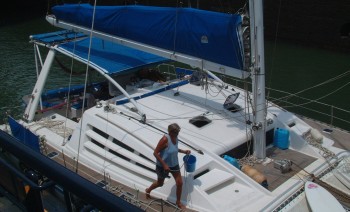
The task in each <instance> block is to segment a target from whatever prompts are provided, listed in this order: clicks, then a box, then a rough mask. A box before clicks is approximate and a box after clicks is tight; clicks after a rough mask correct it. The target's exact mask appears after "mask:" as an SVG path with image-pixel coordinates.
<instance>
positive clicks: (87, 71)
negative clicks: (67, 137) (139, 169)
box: [75, 0, 97, 172]
mask: <svg viewBox="0 0 350 212" xmlns="http://www.w3.org/2000/svg"><path fill="white" fill-rule="evenodd" d="M96 4H97V0H95V1H94V9H93V14H92V23H91V30H90V43H89V48H88V58H87V63H86V71H85V86H84V94H83V103H82V114H84V107H85V103H86V100H85V97H86V89H87V88H86V87H87V80H88V74H89V64H90V56H91V46H92V32H93V30H94V24H95V14H96ZM82 119H83V116H82V117H81V120H80V131H79V139H78V140H79V142H78V154H77V158H76V170H75V171H76V172H78V164H79V163H78V161H79V153H80V145H81V137H82V130H81V129H82V125H83V120H82Z"/></svg>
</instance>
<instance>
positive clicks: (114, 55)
mask: <svg viewBox="0 0 350 212" xmlns="http://www.w3.org/2000/svg"><path fill="white" fill-rule="evenodd" d="M45 35H46V36H45ZM31 38H32V40H34V41H36V42H41V43H45V44H50V45H54V44H56V45H57V47H56V49H57V51H59V52H61V53H63V54H66V55H68V56H70V57H73V58H75V59H78V60H80V61H81V62H83V63H86V64H87V63H89V65H90V66H92V67H94V68H98V69H100V70H102V71H103V72H104V73H106V74H109V75H111V74H115V73H120V72H123V71H127V70H130V69H134V68H138V67H143V66H146V65H151V64H156V63H161V62H164V61H167V60H168V59H165V58H163V57H160V56H156V55H153V54H150V53H146V52H143V51H140V50H136V49H132V48H129V47H126V46H122V45H119V44H117V43H112V42H109V41H105V40H102V39H99V38H92V40H91V49H90V57H89V58H88V53H89V46H90V38H89V37H85V38H83V35H82V34H81V33H78V34H77V35H75V33H72V32H69V31H59V32H54V33H47V34H40V35H33V36H31ZM76 38H78V39H76Z"/></svg>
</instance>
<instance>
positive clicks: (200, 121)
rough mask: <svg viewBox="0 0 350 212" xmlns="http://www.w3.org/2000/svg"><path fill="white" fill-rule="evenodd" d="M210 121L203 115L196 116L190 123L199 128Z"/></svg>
mask: <svg viewBox="0 0 350 212" xmlns="http://www.w3.org/2000/svg"><path fill="white" fill-rule="evenodd" d="M210 122H211V120H210V119H208V118H207V117H205V116H196V117H194V118H193V119H191V120H190V123H191V124H193V125H194V126H196V127H198V128H201V127H203V126H205V125H207V124H209V123H210Z"/></svg>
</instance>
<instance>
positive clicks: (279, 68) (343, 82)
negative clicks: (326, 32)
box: [0, 17, 350, 130]
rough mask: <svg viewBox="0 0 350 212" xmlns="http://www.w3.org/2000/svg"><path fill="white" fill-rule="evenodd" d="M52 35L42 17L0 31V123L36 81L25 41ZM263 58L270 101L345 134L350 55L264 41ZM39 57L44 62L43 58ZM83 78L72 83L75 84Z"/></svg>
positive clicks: (54, 78)
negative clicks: (36, 35) (40, 34)
mask: <svg viewBox="0 0 350 212" xmlns="http://www.w3.org/2000/svg"><path fill="white" fill-rule="evenodd" d="M55 30H60V29H55V28H53V27H52V26H50V24H48V23H47V22H46V21H45V18H44V17H42V18H35V19H32V20H27V21H23V22H21V23H17V24H11V25H6V26H1V27H0V49H1V52H0V54H1V57H0V78H1V84H0V90H1V93H0V102H1V105H0V118H1V122H3V121H4V119H5V117H6V113H7V112H8V113H10V114H11V115H12V116H14V117H15V118H16V119H17V118H20V117H21V114H22V111H23V107H22V104H23V103H22V97H23V95H26V94H30V93H31V92H32V88H33V87H34V84H35V81H36V77H37V71H36V67H35V60H34V49H33V44H32V43H29V36H30V35H31V34H38V33H45V32H49V31H55ZM265 52H266V54H265V59H266V71H265V72H266V86H267V87H268V88H272V89H273V90H267V92H266V95H267V97H268V98H269V99H271V100H274V101H275V102H276V103H278V104H279V105H281V106H284V107H286V109H288V110H290V111H293V112H296V113H298V114H301V115H305V116H309V117H311V118H314V119H319V120H321V121H323V122H326V123H329V124H332V125H336V126H339V127H341V128H344V129H347V130H350V124H349V120H350V113H349V112H348V111H350V104H349V96H350V74H347V73H348V72H349V71H350V54H347V53H341V52H336V51H327V50H322V49H316V48H308V47H305V46H300V45H296V44H293V43H284V42H279V41H278V39H277V42H275V41H266V43H265ZM42 55H43V58H42V60H44V59H45V54H42ZM56 66H57V64H56ZM338 76H340V77H339V78H336V77H338ZM66 77H67V73H66V72H63V71H61V70H60V69H59V68H57V69H55V70H54V72H53V73H51V75H50V77H49V79H48V81H49V84H51V86H50V87H55V85H60V86H62V87H63V86H68V82H67V81H66V80H65V79H64V78H66ZM84 78H85V77H81V76H80V78H79V77H76V78H73V79H72V80H73V83H78V82H83V80H84ZM327 81H329V82H328V83H325V82H327ZM281 91H283V92H281ZM291 94H296V95H297V96H298V97H295V95H291ZM287 97H288V98H287ZM290 102H292V104H291V103H290ZM315 102H320V103H321V104H320V103H315ZM309 107H311V108H313V109H311V110H310V109H308V108H309ZM321 108H322V109H321ZM320 111H321V112H320ZM335 117H336V118H335ZM344 120H345V121H344Z"/></svg>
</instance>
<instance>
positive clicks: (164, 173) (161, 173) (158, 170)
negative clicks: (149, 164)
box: [156, 165, 180, 179]
mask: <svg viewBox="0 0 350 212" xmlns="http://www.w3.org/2000/svg"><path fill="white" fill-rule="evenodd" d="M169 168H170V172H175V171H180V166H179V165H176V166H173V167H169ZM156 173H157V177H158V179H165V178H166V177H169V172H167V171H165V170H164V168H163V167H162V166H156Z"/></svg>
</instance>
